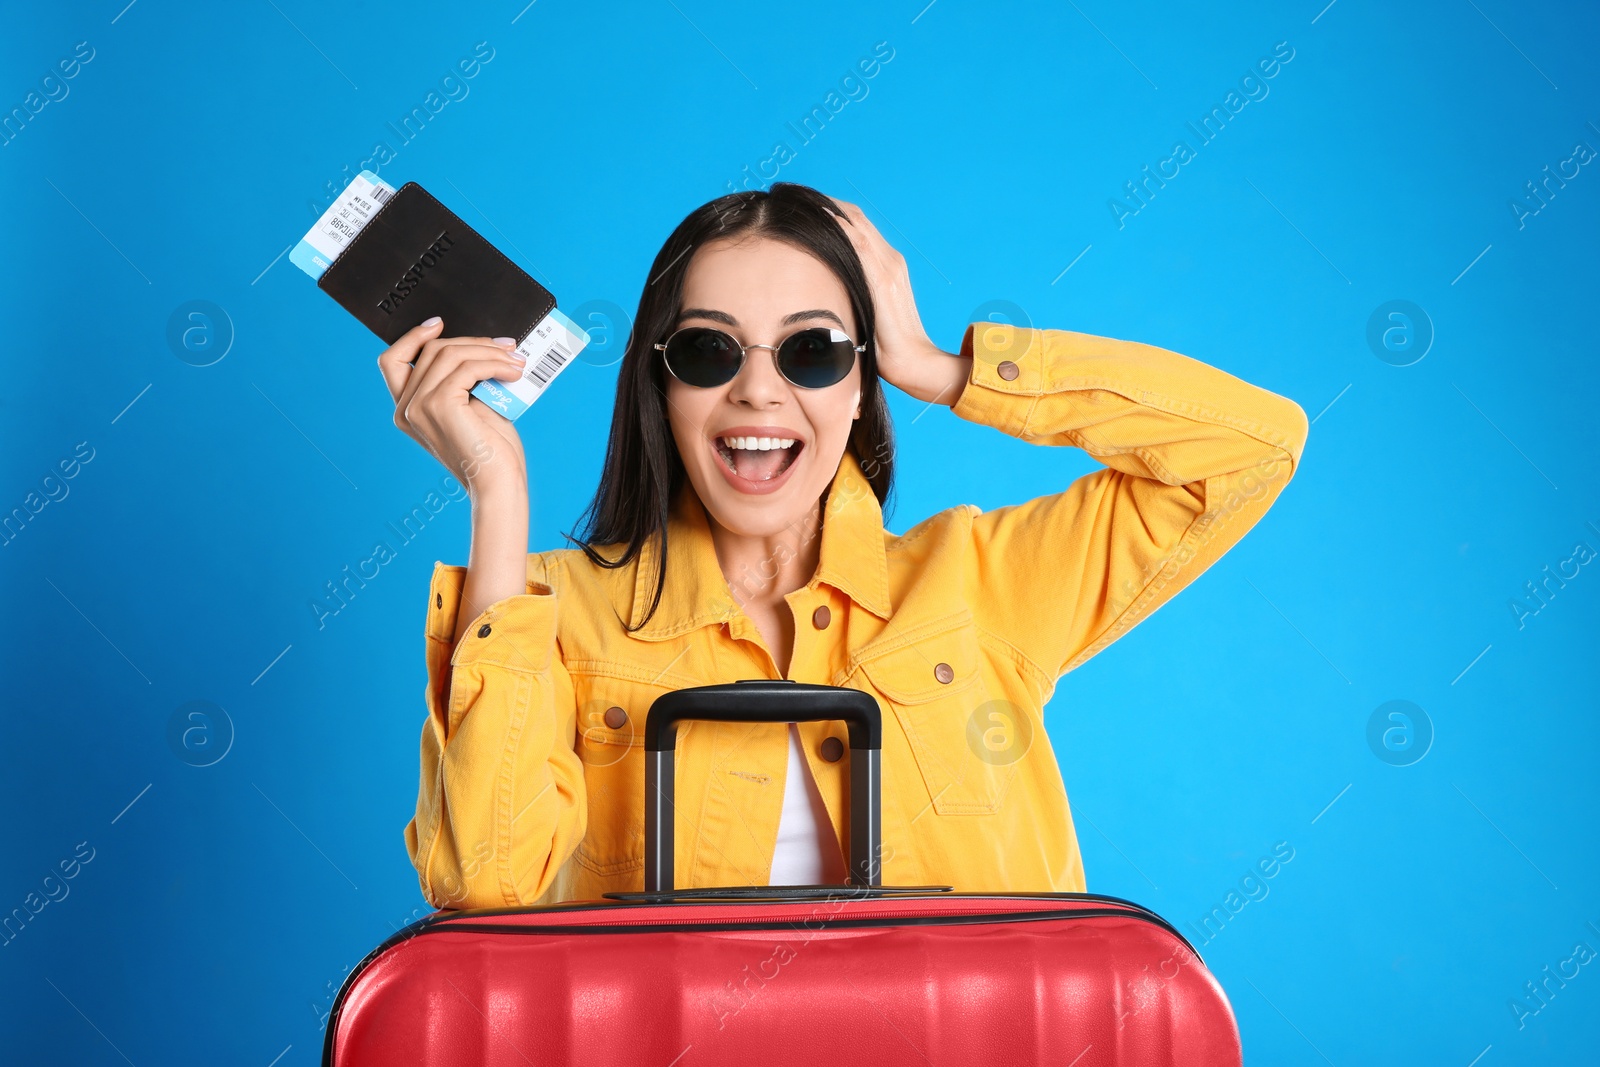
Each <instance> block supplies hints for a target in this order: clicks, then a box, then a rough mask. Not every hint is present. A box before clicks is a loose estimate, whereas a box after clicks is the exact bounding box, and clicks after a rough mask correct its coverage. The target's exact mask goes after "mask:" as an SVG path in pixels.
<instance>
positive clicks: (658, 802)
mask: <svg viewBox="0 0 1600 1067" xmlns="http://www.w3.org/2000/svg"><path fill="white" fill-rule="evenodd" d="M685 719H704V720H710V721H714V722H753V723H789V722H812V721H815V720H818V719H842V720H844V722H845V723H847V724H848V726H849V730H850V870H849V872H848V873H847V875H846V878H847V883H846V884H848V885H853V886H881V885H882V884H883V870H882V867H881V865H880V862H879V853H880V851H881V838H880V834H881V829H880V821H881V820H880V805H881V796H880V794H881V785H882V783H881V780H880V777H879V774H880V771H879V757H880V755H881V753H882V749H883V719H882V713H881V712H880V711H879V710H878V702H877V701H876V700H874V699H873V698H872V697H871V696H870V695H869V694H867V693H864V692H862V691H861V690H859V689H843V688H839V687H837V686H831V685H806V684H804V683H800V682H789V681H771V680H768V679H755V680H751V681H740V682H732V683H729V684H727V685H703V686H697V687H695V688H693V689H679V690H677V691H676V692H672V693H665V694H663V695H661V696H659V697H657V698H656V700H655V702H654V703H653V704H651V705H650V712H649V714H648V715H647V716H646V717H645V724H644V758H645V765H644V832H645V841H644V888H645V890H646V891H647V892H652V893H654V892H671V891H672V890H674V889H675V888H677V887H676V886H674V885H673V871H672V861H673V855H674V853H673V844H674V842H673V831H674V826H673V814H674V810H675V808H674V804H673V798H674V796H675V780H674V770H675V767H674V762H673V756H674V754H675V752H676V750H677V747H678V723H679V722H680V721H682V720H685Z"/></svg>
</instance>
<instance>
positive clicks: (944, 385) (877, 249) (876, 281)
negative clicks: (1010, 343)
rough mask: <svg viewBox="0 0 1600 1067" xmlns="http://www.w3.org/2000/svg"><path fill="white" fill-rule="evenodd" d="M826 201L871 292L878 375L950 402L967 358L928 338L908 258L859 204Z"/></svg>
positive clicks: (921, 397) (961, 380) (963, 375)
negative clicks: (841, 215) (831, 204)
mask: <svg viewBox="0 0 1600 1067" xmlns="http://www.w3.org/2000/svg"><path fill="white" fill-rule="evenodd" d="M829 199H830V200H832V201H833V202H834V203H835V204H837V205H839V210H840V211H842V212H844V218H843V219H842V220H841V226H842V228H843V229H844V231H845V233H846V235H848V236H849V238H850V243H851V244H852V245H854V246H855V250H856V255H857V256H859V257H860V259H861V266H862V269H864V270H865V271H866V273H867V284H868V287H869V288H870V289H871V290H872V304H873V310H874V313H875V315H876V317H877V320H878V322H877V329H876V331H875V333H876V334H877V349H878V373H879V374H880V375H882V376H883V378H884V380H886V381H887V382H889V383H890V384H891V385H894V386H897V387H899V388H901V389H904V390H905V391H906V392H908V393H910V394H911V395H912V396H914V397H916V398H917V399H919V400H925V401H927V402H928V403H933V402H935V401H937V402H939V403H941V404H954V403H955V402H956V399H957V398H958V397H959V396H960V395H961V389H962V387H963V385H964V384H965V382H966V379H967V374H968V366H969V361H967V360H964V359H956V358H953V356H952V354H951V353H949V352H946V351H944V350H943V349H941V348H940V347H939V346H938V345H936V344H934V343H933V342H932V341H931V340H929V339H928V331H927V330H925V329H923V328H922V316H921V315H919V314H918V313H917V301H916V297H915V296H913V295H912V293H911V274H910V272H909V271H908V270H907V269H906V257H905V256H903V255H901V254H900V252H898V251H897V250H896V249H895V248H894V247H893V246H892V245H890V244H889V242H888V241H886V240H884V237H883V234H881V233H879V232H878V228H877V227H876V226H874V225H873V224H872V222H871V220H869V219H868V218H867V216H866V213H865V212H863V211H862V210H861V209H860V208H859V207H857V206H856V205H854V204H851V203H846V202H845V201H843V200H840V199H838V198H837V197H829ZM858 340H861V339H858Z"/></svg>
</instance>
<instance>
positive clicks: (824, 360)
mask: <svg viewBox="0 0 1600 1067" xmlns="http://www.w3.org/2000/svg"><path fill="white" fill-rule="evenodd" d="M855 361H856V350H855V346H854V345H852V344H851V343H850V338H849V337H848V336H846V335H845V333H844V332H843V331H842V330H833V329H828V328H825V327H820V326H819V327H817V328H816V329H814V330H801V331H800V332H799V333H797V334H795V335H794V336H793V337H791V338H789V339H788V340H786V341H784V342H783V344H782V345H781V346H780V348H779V351H778V367H779V369H781V370H782V371H783V375H784V377H786V378H788V379H789V380H790V381H791V382H793V383H794V384H796V385H798V386H800V387H801V388H803V389H824V388H826V387H828V386H830V385H834V384H836V383H838V382H840V381H843V380H844V376H845V375H847V374H849V373H850V368H851V367H852V366H854V365H855Z"/></svg>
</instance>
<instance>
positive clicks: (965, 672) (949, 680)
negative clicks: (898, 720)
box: [859, 613, 978, 704]
mask: <svg viewBox="0 0 1600 1067" xmlns="http://www.w3.org/2000/svg"><path fill="white" fill-rule="evenodd" d="M971 622H972V617H971V616H970V615H969V614H966V613H963V614H962V615H960V616H959V617H955V618H947V619H944V620H940V622H938V623H934V624H930V625H928V626H924V627H919V628H917V629H915V630H913V631H911V632H910V633H908V634H902V635H899V636H898V638H897V639H895V640H894V643H893V645H892V646H891V647H889V648H887V649H886V650H884V651H881V652H877V651H873V650H872V649H871V648H870V647H869V648H868V649H866V650H864V651H863V655H862V657H861V659H860V661H859V663H860V666H861V669H862V670H863V671H865V672H866V675H867V677H868V678H869V679H871V681H872V684H873V686H874V687H875V688H876V689H877V690H878V691H879V692H881V693H882V694H883V695H884V696H886V697H888V698H889V699H890V700H893V701H895V702H896V703H900V704H925V703H927V702H928V701H930V700H935V699H937V698H939V697H941V696H948V695H949V694H951V693H958V692H960V691H961V690H963V689H965V688H966V687H967V686H969V685H972V684H973V683H974V682H976V681H977V680H978V639H977V634H976V632H975V631H974V630H973V628H972V625H971Z"/></svg>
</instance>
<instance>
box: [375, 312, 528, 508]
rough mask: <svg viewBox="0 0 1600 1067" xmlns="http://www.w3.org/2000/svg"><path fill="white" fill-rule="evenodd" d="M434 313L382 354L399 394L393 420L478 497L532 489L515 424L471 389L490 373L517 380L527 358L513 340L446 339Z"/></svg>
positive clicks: (380, 359)
mask: <svg viewBox="0 0 1600 1067" xmlns="http://www.w3.org/2000/svg"><path fill="white" fill-rule="evenodd" d="M443 329H444V324H443V323H442V322H441V321H440V320H439V319H438V318H433V319H430V320H428V321H427V322H425V323H423V324H422V325H420V326H416V327H413V328H412V329H411V330H409V331H407V333H406V334H405V335H404V336H402V337H401V338H400V339H399V340H398V341H396V342H395V343H394V344H392V345H390V346H389V347H388V348H387V349H385V350H384V352H383V354H382V355H380V356H379V357H378V369H379V370H380V371H382V372H383V380H384V381H385V382H386V383H387V384H388V386H389V394H390V396H392V397H393V398H394V424H395V425H396V426H398V427H399V428H400V429H401V430H402V431H404V432H405V434H406V435H407V436H409V437H411V438H412V439H413V440H415V441H416V442H417V443H418V444H419V445H421V446H422V447H423V448H425V449H426V450H427V451H428V453H429V454H430V455H432V456H433V457H434V458H435V459H437V460H438V461H439V462H440V463H442V464H444V465H445V467H446V468H447V469H448V470H449V471H450V473H451V474H453V475H455V476H456V477H457V478H459V479H460V480H461V482H462V483H463V484H464V485H465V486H466V487H467V490H468V491H469V492H470V493H472V494H473V495H474V496H477V495H478V494H479V493H480V492H481V491H482V490H485V489H489V490H492V491H496V492H501V491H505V490H512V491H516V492H521V493H526V492H527V486H528V468H527V460H526V458H525V457H524V455H523V451H522V438H521V437H520V436H519V435H518V434H517V429H516V425H515V424H514V423H512V422H511V420H509V419H507V418H505V417H504V416H502V415H499V414H497V413H496V412H495V410H494V409H493V408H491V407H489V405H487V404H485V403H484V402H483V401H481V400H479V399H478V398H477V397H475V396H473V395H472V387H473V386H474V385H476V384H477V383H479V382H481V381H483V380H484V379H486V378H498V379H500V380H502V381H514V380H516V379H517V378H519V377H521V376H522V369H523V366H524V361H523V360H522V358H521V357H520V356H518V355H516V353H515V352H514V351H513V349H514V348H515V345H516V342H515V341H513V340H512V339H511V338H506V337H502V338H489V337H441V336H439V334H440V333H442V332H443Z"/></svg>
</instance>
